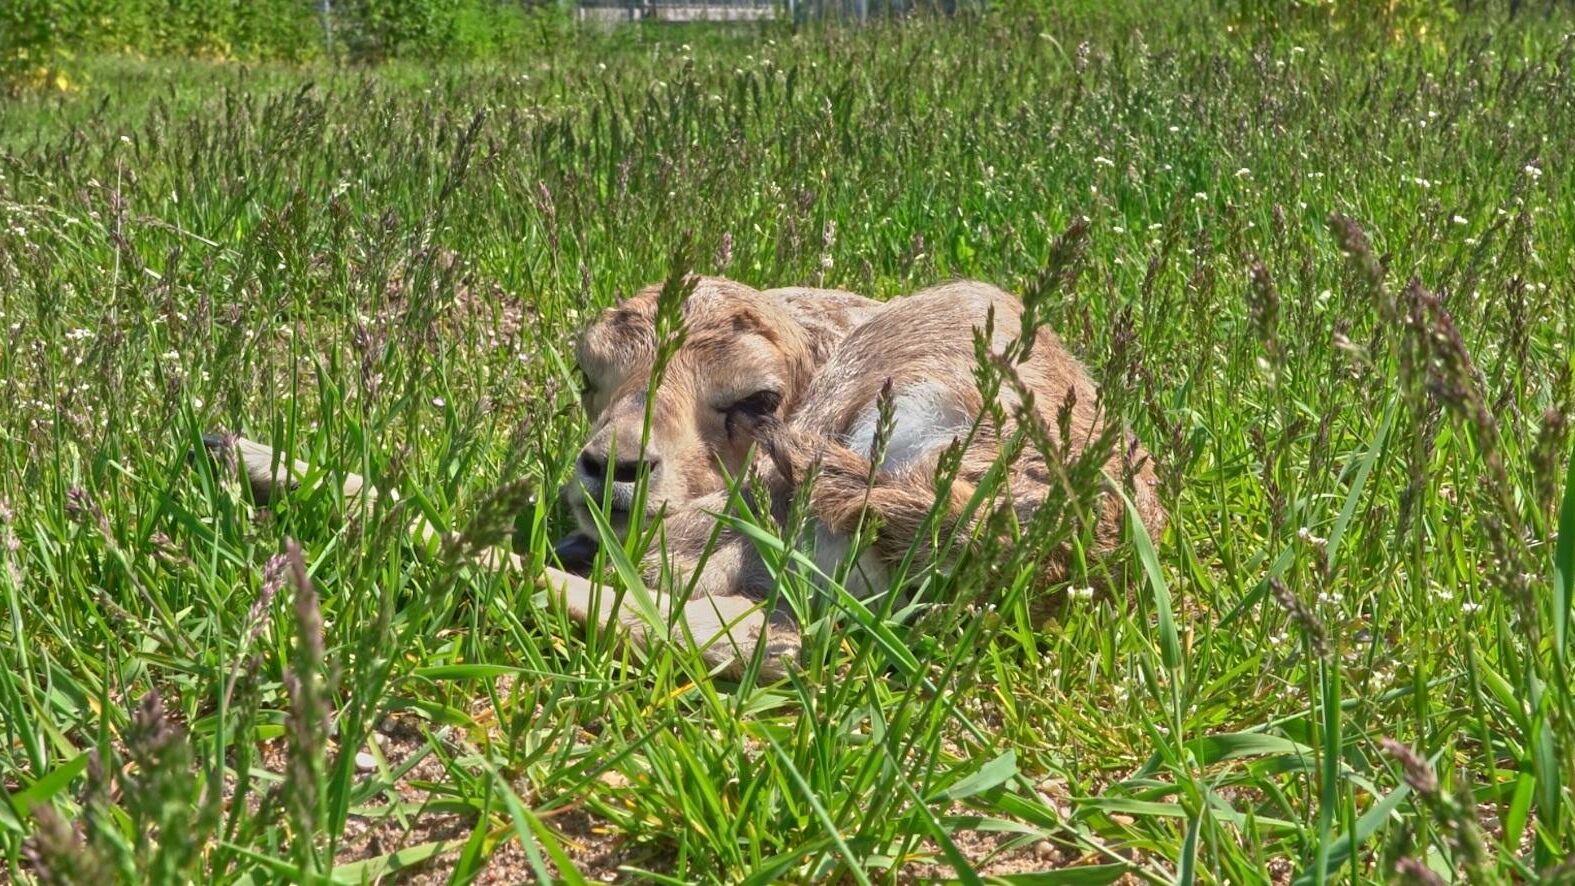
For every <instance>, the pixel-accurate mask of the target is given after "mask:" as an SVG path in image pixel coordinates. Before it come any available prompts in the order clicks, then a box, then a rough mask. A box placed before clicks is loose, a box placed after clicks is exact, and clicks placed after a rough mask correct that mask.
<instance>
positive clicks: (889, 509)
mask: <svg viewBox="0 0 1575 886" xmlns="http://www.w3.org/2000/svg"><path fill="white" fill-rule="evenodd" d="M992 313H993V317H994V322H993V335H992V338H991V341H990V350H991V352H992V354H993V355H995V356H997V357H999V356H1000V355H1001V353H1002V352H1003V351H1004V350H1005V349H1006V348H1007V346H1008V344H1009V343H1010V342H1011V341H1012V339H1013V338H1014V337H1015V336H1017V335H1018V334H1019V333H1020V330H1021V326H1020V323H1021V318H1022V303H1021V302H1020V301H1019V300H1018V299H1017V298H1015V297H1013V296H1011V295H1009V294H1008V293H1006V292H1003V291H1002V290H1000V289H998V288H996V287H994V286H990V285H988V284H984V283H976V282H960V283H951V284H946V285H943V286H937V287H934V288H931V289H928V290H925V291H923V292H920V293H916V294H914V295H911V296H907V297H905V298H899V299H896V300H894V301H892V302H890V303H888V304H887V305H886V306H885V307H884V308H883V309H882V311H881V312H880V313H878V314H877V315H876V316H874V317H873V318H871V319H870V321H869V322H867V323H866V324H865V325H863V326H861V327H860V328H858V329H857V330H855V331H854V332H853V333H851V334H849V335H848V336H847V337H846V338H845V339H844V340H843V342H842V343H841V345H840V346H839V347H838V349H837V350H836V351H835V352H834V353H833V355H832V356H831V358H830V359H829V360H828V361H827V363H826V365H825V367H824V368H823V369H822V371H821V372H820V373H819V374H818V375H817V376H816V378H815V380H814V382H813V383H811V385H810V387H809V390H808V391H807V392H806V393H805V395H804V401H803V403H802V405H801V406H800V407H799V409H798V410H796V411H795V413H794V414H793V415H792V416H791V418H789V419H788V420H787V421H785V422H784V421H775V420H767V421H764V422H761V423H760V424H759V426H757V427H755V428H753V429H752V432H753V436H754V437H756V438H757V439H759V440H760V441H761V443H762V444H763V445H764V446H765V448H766V449H767V451H768V452H769V453H770V455H771V459H770V462H769V464H768V465H766V466H765V469H764V470H763V472H762V475H763V478H764V479H765V481H766V484H767V485H768V486H769V487H771V488H772V489H773V491H774V493H775V497H776V498H777V499H778V507H779V509H780V507H781V502H782V500H784V499H785V498H786V497H788V496H791V495H792V494H793V493H794V492H796V491H797V485H798V484H799V483H800V482H802V481H803V480H804V479H805V478H806V477H809V476H810V475H811V474H812V472H813V475H814V486H813V488H812V489H811V490H810V495H809V502H810V516H811V517H813V518H814V519H815V520H817V521H819V523H820V524H821V525H822V526H823V527H824V528H825V529H827V530H829V531H830V532H832V533H843V534H848V533H852V532H853V531H854V530H855V529H856V528H857V527H858V526H859V525H860V524H861V523H868V522H869V521H870V520H871V519H872V518H873V519H874V521H875V522H874V524H873V525H876V526H877V527H878V535H877V537H876V539H875V542H874V545H873V552H874V554H875V556H876V557H877V558H878V560H880V561H883V562H886V563H888V564H895V563H896V561H898V560H901V559H902V558H903V557H905V556H906V555H907V554H908V551H909V550H910V548H912V547H913V546H914V545H915V544H916V543H918V542H920V541H922V539H921V536H920V532H921V529H922V527H923V526H924V524H925V521H926V519H927V518H928V517H929V515H930V513H931V511H932V509H933V508H934V505H935V494H936V493H935V474H936V470H937V468H938V465H939V463H940V459H941V455H942V452H943V451H944V448H945V441H937V442H936V445H934V446H933V447H932V448H930V449H929V450H927V451H925V452H924V453H923V454H922V456H920V457H918V458H916V460H913V461H911V462H909V463H906V464H903V465H902V466H900V467H898V468H896V469H893V470H885V469H882V470H872V468H871V463H870V453H869V452H868V451H863V452H859V451H854V450H853V449H852V448H850V447H849V446H848V445H847V442H848V437H849V433H850V430H852V428H853V426H854V425H855V423H856V422H857V421H859V420H860V418H861V416H868V415H869V413H870V412H871V411H872V410H873V409H874V408H875V404H876V403H877V402H878V400H879V398H880V396H881V392H882V390H883V388H884V387H885V386H887V385H888V384H889V385H890V388H891V390H892V391H893V392H894V396H896V397H899V398H900V397H901V396H902V392H903V391H905V390H915V389H916V388H915V386H922V388H921V389H922V390H925V391H927V392H943V393H944V394H945V395H946V396H947V397H948V398H949V399H950V401H951V402H953V403H954V404H955V405H956V408H957V409H959V410H960V411H961V412H962V413H963V414H965V415H966V416H967V418H968V419H969V422H970V423H971V421H972V419H974V418H976V417H978V416H979V415H980V413H981V411H982V410H983V408H984V403H983V402H982V400H981V395H980V392H979V390H978V386H977V383H976V381H975V369H976V366H977V358H976V354H975V348H974V332H975V330H976V329H977V330H983V329H984V328H985V327H986V324H987V323H988V322H989V318H990V316H991V314H992ZM1015 372H1016V374H1017V376H1018V377H1019V378H1020V379H1021V382H1022V386H1023V387H1024V388H1026V390H1027V391H1028V392H1030V393H1031V395H1032V398H1033V405H1034V409H1033V412H1032V414H1033V416H1034V417H1035V419H1036V420H1037V421H1039V422H1040V423H1041V427H1042V428H1043V429H1044V432H1045V434H1046V435H1047V436H1048V437H1049V438H1050V439H1051V441H1052V443H1053V444H1054V445H1056V446H1058V447H1064V449H1065V452H1066V453H1067V454H1068V456H1076V455H1077V454H1079V453H1081V452H1082V451H1083V449H1084V448H1085V447H1086V446H1087V445H1089V444H1090V443H1091V442H1093V441H1095V440H1096V439H1098V438H1099V437H1100V436H1101V434H1102V432H1103V430H1104V427H1103V426H1104V416H1102V415H1101V414H1100V412H1099V409H1098V406H1097V404H1098V396H1097V392H1096V390H1095V387H1094V384H1093V381H1092V379H1091V378H1090V377H1089V375H1088V372H1087V370H1086V369H1085V368H1084V367H1083V365H1082V364H1081V363H1080V362H1079V361H1078V360H1077V358H1076V357H1074V356H1073V355H1072V354H1071V353H1070V352H1069V351H1067V349H1066V347H1065V346H1064V345H1063V344H1062V342H1061V341H1060V339H1059V338H1058V337H1057V336H1056V335H1055V334H1054V333H1053V332H1051V331H1050V330H1048V329H1040V330H1039V331H1038V333H1037V336H1036V339H1035V341H1034V345H1033V348H1032V350H1031V353H1030V357H1029V359H1028V360H1027V361H1026V362H1023V363H1021V364H1019V365H1017V366H1016V367H1015ZM1069 392H1070V394H1071V397H1070V398H1069V397H1068V394H1069ZM999 399H1000V400H1001V401H1002V403H1001V405H1002V406H1003V407H1005V413H1006V416H1007V421H1006V423H1005V425H1004V426H1002V427H999V428H996V427H993V426H991V425H990V424H989V423H985V424H983V425H982V426H981V427H980V428H979V430H978V432H977V433H976V434H975V435H974V436H973V438H972V440H971V442H969V445H968V446H967V447H966V449H965V450H964V452H963V456H962V461H961V469H960V471H959V474H958V477H957V480H956V481H955V483H954V484H953V485H952V487H951V490H950V499H949V502H948V507H947V509H946V518H947V520H946V521H944V524H943V526H942V527H941V529H942V530H943V531H946V530H952V529H957V528H964V529H966V528H967V527H958V526H957V525H956V521H957V520H958V518H960V517H961V516H962V515H963V510H964V506H965V505H966V503H967V502H968V501H969V499H970V498H971V497H972V496H973V493H974V490H975V488H976V485H977V484H978V483H979V482H980V481H981V480H982V479H983V477H984V475H985V472H986V471H987V470H988V469H989V468H990V467H991V466H992V465H993V464H994V463H995V462H996V461H997V459H998V456H999V454H1000V440H1001V439H1002V438H1004V437H1006V436H1008V435H1010V434H1012V433H1014V432H1015V430H1016V425H1017V419H1016V418H1015V416H1014V415H1013V411H1014V410H1013V407H1015V406H1017V405H1018V404H1019V403H1020V402H1021V401H1020V400H1019V398H1018V395H1017V393H1016V391H1015V390H1014V389H1013V388H1012V387H1010V386H1008V387H1004V388H1003V389H1002V392H1001V394H1000V397H999ZM1069 400H1070V402H1071V407H1070V410H1069V412H1070V416H1069V418H1070V421H1069V422H1068V436H1069V439H1067V440H1061V439H1059V437H1060V431H1059V429H1058V426H1057V411H1058V409H1059V408H1060V407H1061V406H1062V404H1064V403H1067V402H1069ZM1128 444H1129V448H1123V447H1121V446H1118V447H1117V451H1115V452H1113V453H1112V454H1111V456H1110V458H1109V459H1108V461H1107V462H1106V464H1105V474H1106V477H1107V478H1108V480H1109V482H1111V483H1120V482H1122V481H1123V480H1124V479H1128V480H1130V483H1131V487H1132V488H1131V495H1132V499H1133V503H1134V505H1135V507H1136V508H1137V511H1138V513H1139V515H1140V516H1141V518H1142V520H1143V523H1144V525H1145V527H1146V528H1147V529H1148V531H1149V532H1150V534H1153V535H1157V534H1158V533H1159V532H1161V531H1162V530H1163V528H1164V525H1165V522H1166V514H1165V511H1164V508H1163V507H1162V506H1161V505H1160V503H1159V501H1158V499H1157V497H1156V485H1157V480H1156V477H1155V475H1154V469H1153V466H1152V464H1151V463H1150V460H1149V459H1148V457H1147V455H1146V454H1145V453H1144V452H1143V451H1142V450H1141V449H1140V448H1138V447H1137V446H1136V441H1132V440H1130V439H1129V440H1128ZM1128 461H1130V462H1131V463H1132V464H1134V465H1136V469H1135V470H1134V471H1133V472H1132V473H1133V476H1132V477H1130V478H1124V477H1123V474H1124V473H1125V467H1126V464H1127V462H1128ZM872 479H873V482H872ZM1058 482H1059V473H1058V471H1057V469H1056V466H1053V465H1051V464H1048V463H1047V461H1046V459H1045V457H1044V455H1043V454H1042V453H1040V452H1038V451H1037V450H1036V449H1035V448H1033V447H1031V446H1030V447H1028V448H1026V449H1025V450H1024V451H1023V453H1022V454H1021V456H1020V457H1019V458H1018V459H1017V460H1016V461H1015V462H1014V463H1013V464H1012V465H1011V467H1010V470H1009V471H1008V472H1007V479H1006V491H1005V498H1006V501H1007V502H1008V505H1009V506H1010V507H1011V508H1012V509H1013V510H1014V511H1015V512H1016V514H1017V516H1018V517H1019V519H1021V520H1023V521H1026V520H1027V519H1029V518H1030V517H1032V515H1033V513H1034V511H1036V510H1037V509H1038V508H1039V507H1040V506H1041V505H1042V504H1044V503H1045V502H1046V501H1047V500H1049V499H1050V498H1051V496H1052V493H1053V492H1054V491H1055V484H1056V483H1058ZM727 508H728V501H727V499H726V497H725V496H724V495H713V496H708V497H705V498H703V499H700V500H698V501H695V502H693V503H692V505H691V507H689V508H687V509H685V510H683V511H680V512H670V513H669V517H668V520H667V533H668V545H667V548H666V551H665V557H666V561H667V562H666V564H665V565H666V566H667V567H668V568H669V569H670V570H671V571H673V572H676V573H677V574H680V575H686V576H689V577H690V578H691V579H693V580H695V582H696V586H697V589H698V590H699V591H701V592H703V593H708V594H717V595H730V594H745V595H761V594H764V593H765V592H766V591H767V590H768V582H769V578H768V576H767V575H766V574H765V572H764V569H763V568H762V567H760V565H759V564H758V562H757V560H758V558H757V557H752V556H751V553H752V551H753V545H752V544H750V543H748V542H747V541H746V540H744V539H741V538H737V537H731V536H725V535H724V537H723V538H722V540H721V542H720V544H719V545H718V550H717V551H716V552H715V553H713V554H712V555H711V556H710V557H709V558H707V559H706V560H705V565H704V569H703V573H702V574H701V575H699V576H694V575H693V574H692V573H693V571H694V564H695V563H696V562H697V561H698V560H699V559H700V558H701V555H702V554H703V553H704V543H705V540H706V538H707V537H708V530H709V527H710V526H711V524H712V523H713V522H714V520H713V519H712V518H711V517H710V516H709V515H710V514H711V513H716V512H720V511H725V510H727ZM1123 514H1124V509H1123V507H1122V506H1121V503H1120V499H1119V497H1118V496H1116V495H1114V494H1110V493H1108V492H1107V493H1106V494H1105V495H1103V496H1102V498H1101V500H1100V501H1099V502H1098V503H1097V505H1096V513H1095V514H1094V526H1093V538H1094V550H1093V553H1094V554H1096V555H1098V554H1103V553H1107V552H1109V551H1110V550H1111V549H1112V548H1113V547H1114V546H1115V545H1116V543H1117V541H1118V540H1119V538H1120V529H1121V525H1122V518H1123ZM975 516H976V517H977V516H978V515H975ZM1065 554H1066V552H1064V551H1061V552H1055V551H1051V552H1046V557H1045V560H1044V566H1043V569H1042V570H1041V573H1042V577H1043V578H1045V579H1050V580H1053V579H1055V578H1059V577H1060V576H1061V574H1062V573H1063V572H1064V568H1065V566H1066V562H1065V560H1066V556H1065ZM652 568H653V569H654V568H655V567H654V566H653V567H652Z"/></svg>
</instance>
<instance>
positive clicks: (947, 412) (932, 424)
mask: <svg viewBox="0 0 1575 886" xmlns="http://www.w3.org/2000/svg"><path fill="white" fill-rule="evenodd" d="M879 422H880V410H879V406H878V405H877V404H875V403H871V404H870V405H869V406H867V407H865V408H864V410H863V411H862V412H860V413H859V416H858V418H857V419H855V420H854V422H853V426H852V427H850V428H849V429H848V433H847V447H848V448H849V449H851V450H853V451H854V452H856V453H858V454H860V455H865V456H867V455H868V454H869V451H870V446H871V445H872V444H873V443H874V441H875V430H876V426H877V425H878V423H879ZM971 427H973V416H972V415H970V414H969V413H968V411H967V410H966V409H964V408H963V405H962V404H961V403H959V402H958V400H957V396H956V395H955V394H954V393H953V392H951V391H949V390H948V389H947V388H946V387H945V386H944V385H940V384H937V383H935V382H918V383H915V384H911V385H905V386H904V387H902V388H900V389H898V390H897V391H896V392H895V393H894V394H893V395H892V431H891V439H890V440H889V441H888V442H887V444H886V457H885V458H884V459H883V460H882V461H881V463H880V464H879V465H877V466H876V469H877V470H888V471H895V470H901V469H902V468H905V467H908V466H909V465H912V464H914V463H916V462H918V461H919V460H920V459H922V458H924V457H925V456H926V455H928V454H929V453H931V452H934V451H935V450H937V449H944V448H946V447H947V446H949V445H951V443H952V441H953V440H955V439H957V438H958V437H960V436H962V435H964V434H966V433H968V429H969V428H971Z"/></svg>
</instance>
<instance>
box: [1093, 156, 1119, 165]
mask: <svg viewBox="0 0 1575 886" xmlns="http://www.w3.org/2000/svg"><path fill="white" fill-rule="evenodd" d="M1094 165H1095V166H1114V165H1116V161H1114V160H1112V159H1110V158H1109V157H1095V158H1094Z"/></svg>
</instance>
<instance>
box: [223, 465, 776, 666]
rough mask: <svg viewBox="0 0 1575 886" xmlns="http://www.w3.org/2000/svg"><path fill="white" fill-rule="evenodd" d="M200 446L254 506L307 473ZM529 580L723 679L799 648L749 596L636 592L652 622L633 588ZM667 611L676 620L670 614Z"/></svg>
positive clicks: (563, 547)
mask: <svg viewBox="0 0 1575 886" xmlns="http://www.w3.org/2000/svg"><path fill="white" fill-rule="evenodd" d="M203 443H204V445H205V446H206V447H207V449H208V451H209V453H210V454H212V455H213V456H215V457H217V458H220V459H221V460H222V459H224V458H226V457H229V456H233V457H234V458H235V459H236V460H237V461H238V462H239V467H240V469H241V470H242V471H244V472H245V474H246V478H247V481H248V482H249V483H250V485H251V488H252V498H253V500H255V501H256V502H258V503H259V504H266V503H268V502H269V501H271V500H272V499H273V496H274V495H275V494H276V493H277V492H279V491H281V490H284V489H288V488H291V487H293V486H294V485H295V484H296V483H298V482H299V478H301V477H303V476H305V475H306V474H307V473H308V472H309V471H310V466H309V465H307V464H305V463H304V462H299V461H295V460H293V459H289V458H285V457H282V454H281V453H276V452H275V451H274V450H273V449H272V448H271V447H269V446H264V445H263V444H261V443H257V442H254V441H252V440H247V439H245V438H240V437H225V436H219V435H210V436H209V437H205V438H203ZM363 493H365V494H366V495H367V496H368V497H375V496H376V494H377V491H376V489H374V488H373V487H370V486H367V485H366V483H365V482H364V481H363V480H362V478H361V477H358V476H356V475H355V474H346V475H345V477H344V494H345V495H346V496H347V497H349V496H358V495H361V494H363ZM411 532H412V534H413V535H415V536H417V537H419V538H422V539H429V538H431V537H432V536H434V535H436V534H437V530H436V529H435V528H434V527H433V526H432V525H431V524H430V523H428V522H427V521H426V520H425V519H424V518H418V519H417V520H416V522H415V523H414V524H413V525H412V526H411ZM557 549H558V551H559V556H560V557H561V558H562V557H565V554H567V555H568V556H567V558H565V565H570V563H569V560H570V559H572V560H574V563H573V565H572V566H571V568H575V567H578V566H580V565H581V564H582V563H583V567H584V568H585V569H587V570H588V569H589V567H590V562H591V559H592V558H594V556H595V553H596V542H595V540H594V539H591V538H589V537H588V536H583V535H581V536H578V537H576V536H570V537H569V538H567V539H565V540H564V541H562V542H559V544H558V546H557ZM474 561H475V562H476V563H477V564H478V565H481V566H483V567H485V568H487V569H492V570H495V571H503V570H506V569H514V570H518V571H519V572H522V573H523V572H525V571H527V569H528V568H529V567H528V566H527V565H526V564H525V562H524V561H523V560H521V559H520V558H519V556H518V555H516V554H514V553H513V552H512V551H508V550H506V549H504V548H489V549H487V550H485V551H481V552H479V553H478V554H477V555H476V556H475V558H474ZM536 580H537V582H538V584H539V585H540V586H541V587H543V588H544V589H545V590H546V591H547V593H548V596H549V597H550V598H551V599H552V600H554V601H556V602H557V603H558V605H561V606H562V607H563V609H564V612H565V613H566V614H567V615H568V616H569V618H571V619H572V620H574V621H575V622H576V623H577V624H580V625H582V626H587V627H588V626H590V625H591V624H593V623H594V624H595V625H596V626H598V627H599V628H601V629H606V628H608V627H611V626H614V625H617V626H618V627H619V628H620V629H622V630H624V631H625V632H626V634H627V636H628V638H629V639H630V640H631V641H633V642H634V643H635V644H636V645H638V646H641V647H648V646H649V645H650V644H651V641H652V640H653V639H654V638H656V637H660V636H661V635H662V634H667V635H668V636H667V639H668V640H670V641H671V642H673V643H675V644H678V645H680V646H685V647H691V648H696V649H698V650H699V652H700V655H701V659H702V660H703V661H704V662H705V664H706V666H707V667H708V668H710V669H712V670H716V671H720V672H721V673H722V674H724V675H726V676H735V677H736V676H738V675H740V674H742V673H743V672H744V670H745V669H746V668H747V667H748V666H749V663H750V661H751V660H752V659H753V658H754V657H755V655H756V650H757V649H758V648H759V647H760V646H761V645H762V644H763V645H764V646H765V652H764V653H763V654H761V663H760V670H759V674H760V676H762V677H764V678H766V679H776V678H779V677H781V676H782V675H783V674H784V673H785V668H786V663H787V662H788V661H789V660H797V657H798V652H799V649H800V646H801V641H800V637H799V633H798V630H797V627H796V626H795V625H794V624H793V622H792V620H791V619H790V618H787V617H786V616H785V615H782V614H780V613H771V612H769V611H768V610H767V609H766V607H765V606H764V605H763V604H762V603H761V602H760V601H759V600H755V599H752V598H749V597H743V596H700V597H697V598H695V599H692V600H680V599H678V598H677V597H675V596H674V595H672V594H668V593H665V592H662V591H658V590H645V589H641V591H643V594H645V595H648V596H649V597H650V599H651V602H652V604H653V606H654V609H655V615H656V617H657V618H660V619H662V620H663V621H662V623H661V624H652V623H651V621H652V620H651V619H649V618H647V617H646V615H645V614H644V613H643V612H642V611H641V609H640V607H638V606H637V605H636V603H637V597H636V592H635V591H633V590H630V591H627V592H625V593H624V594H622V595H621V596H620V595H619V594H618V593H617V592H616V591H614V590H613V589H612V588H608V587H605V586H601V585H599V584H597V583H595V582H592V581H591V580H590V579H588V578H585V577H584V576H580V575H574V574H572V573H570V572H565V571H563V570H561V569H556V568H553V567H551V566H545V567H543V568H542V571H541V573H540V574H539V575H538V576H537V579H536ZM675 611H678V612H681V616H680V617H674V612H675Z"/></svg>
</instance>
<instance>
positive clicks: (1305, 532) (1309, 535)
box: [1296, 526, 1329, 548]
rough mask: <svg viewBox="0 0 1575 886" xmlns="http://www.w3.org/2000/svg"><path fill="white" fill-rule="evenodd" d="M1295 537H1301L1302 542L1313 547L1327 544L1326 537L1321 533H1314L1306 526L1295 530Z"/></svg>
mask: <svg viewBox="0 0 1575 886" xmlns="http://www.w3.org/2000/svg"><path fill="white" fill-rule="evenodd" d="M1296 537H1297V538H1299V539H1301V540H1302V542H1303V543H1305V544H1310V545H1312V546H1313V547H1315V548H1321V547H1324V546H1326V545H1327V544H1329V540H1328V539H1327V538H1324V537H1323V536H1321V535H1314V534H1313V531H1312V530H1311V529H1309V528H1308V527H1306V526H1303V527H1302V528H1300V529H1298V530H1296Z"/></svg>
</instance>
